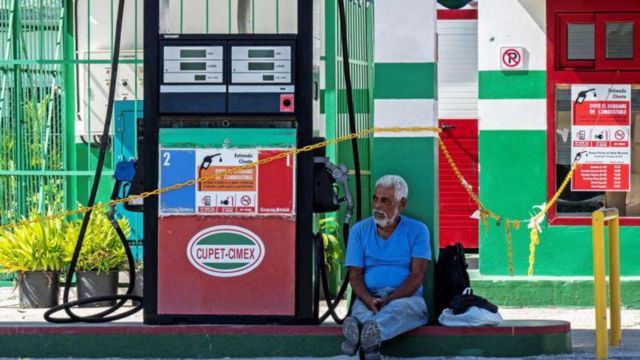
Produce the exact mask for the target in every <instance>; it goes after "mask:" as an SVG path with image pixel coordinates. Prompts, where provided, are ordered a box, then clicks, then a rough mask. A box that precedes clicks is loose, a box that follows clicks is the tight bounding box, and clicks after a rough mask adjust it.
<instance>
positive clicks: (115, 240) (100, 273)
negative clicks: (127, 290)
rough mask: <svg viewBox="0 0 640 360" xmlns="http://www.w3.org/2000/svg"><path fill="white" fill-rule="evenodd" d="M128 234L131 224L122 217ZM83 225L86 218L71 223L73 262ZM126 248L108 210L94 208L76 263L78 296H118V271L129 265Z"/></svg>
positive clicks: (69, 251) (103, 303)
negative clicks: (107, 212)
mask: <svg viewBox="0 0 640 360" xmlns="http://www.w3.org/2000/svg"><path fill="white" fill-rule="evenodd" d="M118 224H119V225H120V227H121V228H122V231H123V232H124V233H125V235H126V236H128V235H129V233H130V231H131V227H130V225H129V222H128V221H127V219H126V218H122V219H119V220H118ZM81 226H82V219H79V220H75V221H73V222H71V223H70V224H69V226H67V232H66V237H67V244H68V246H67V252H66V254H67V257H66V259H67V260H68V261H71V258H72V256H73V251H74V249H75V244H76V241H77V239H78V234H79V233H80V227H81ZM126 263H127V258H126V254H125V250H124V247H123V246H122V243H121V242H120V238H119V237H118V234H117V233H116V231H115V229H114V228H113V226H112V225H111V222H110V221H109V218H107V215H106V213H104V212H103V211H101V210H94V211H93V213H92V215H91V220H90V221H89V226H88V227H87V231H86V233H85V237H84V241H83V243H82V249H81V250H80V256H79V257H78V262H77V264H76V273H75V274H76V288H77V291H78V299H79V300H83V299H86V298H90V297H96V296H109V295H116V294H117V292H118V273H119V272H120V271H121V270H123V269H124V268H125V266H126ZM113 304H115V301H101V302H95V303H90V304H85V305H81V306H82V307H95V306H111V305H113Z"/></svg>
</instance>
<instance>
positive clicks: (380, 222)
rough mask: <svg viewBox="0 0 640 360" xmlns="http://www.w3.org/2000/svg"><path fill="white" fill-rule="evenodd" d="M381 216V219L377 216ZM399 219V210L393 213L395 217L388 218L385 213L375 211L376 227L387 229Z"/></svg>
mask: <svg viewBox="0 0 640 360" xmlns="http://www.w3.org/2000/svg"><path fill="white" fill-rule="evenodd" d="M376 215H379V216H380V217H378V216H376ZM397 218H398V209H395V210H394V212H393V216H391V217H388V216H387V214H386V213H385V212H383V211H377V210H373V220H374V221H375V222H376V225H378V226H380V227H382V228H385V227H387V226H389V225H391V224H393V223H394V222H395V221H396V219H397Z"/></svg>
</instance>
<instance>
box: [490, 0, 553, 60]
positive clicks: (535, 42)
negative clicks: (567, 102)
mask: <svg viewBox="0 0 640 360" xmlns="http://www.w3.org/2000/svg"><path fill="white" fill-rule="evenodd" d="M478 4H479V10H478V42H479V43H478V51H479V53H478V55H479V64H478V65H479V67H480V71H483V70H500V48H501V47H507V46H521V47H524V48H525V50H526V51H525V59H524V60H525V69H527V70H546V68H547V46H546V45H547V37H546V13H545V1H540V0H519V1H514V0H489V1H479V2H478Z"/></svg>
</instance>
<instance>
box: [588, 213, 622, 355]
mask: <svg viewBox="0 0 640 360" xmlns="http://www.w3.org/2000/svg"><path fill="white" fill-rule="evenodd" d="M606 222H608V228H609V234H608V235H609V292H610V293H609V301H610V307H611V345H613V346H618V345H620V340H621V338H622V327H621V321H620V306H621V300H620V219H619V214H618V209H615V208H602V209H600V210H596V211H594V212H593V214H592V215H591V226H592V236H593V283H594V284H593V288H594V297H595V310H596V358H597V359H598V360H604V359H607V356H608V344H607V340H608V339H607V284H606V278H605V276H606V274H605V240H604V235H605V231H604V226H605V223H606Z"/></svg>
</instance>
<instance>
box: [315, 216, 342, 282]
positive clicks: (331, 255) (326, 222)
mask: <svg viewBox="0 0 640 360" xmlns="http://www.w3.org/2000/svg"><path fill="white" fill-rule="evenodd" d="M319 224H320V234H321V235H322V243H323V246H324V254H325V256H324V261H325V265H326V267H327V270H329V272H332V271H336V270H337V269H338V268H339V267H340V266H341V265H342V263H343V254H342V249H341V248H340V239H341V238H342V235H341V234H340V225H338V223H337V222H336V219H335V218H333V217H329V218H324V219H321V220H320V221H319Z"/></svg>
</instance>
